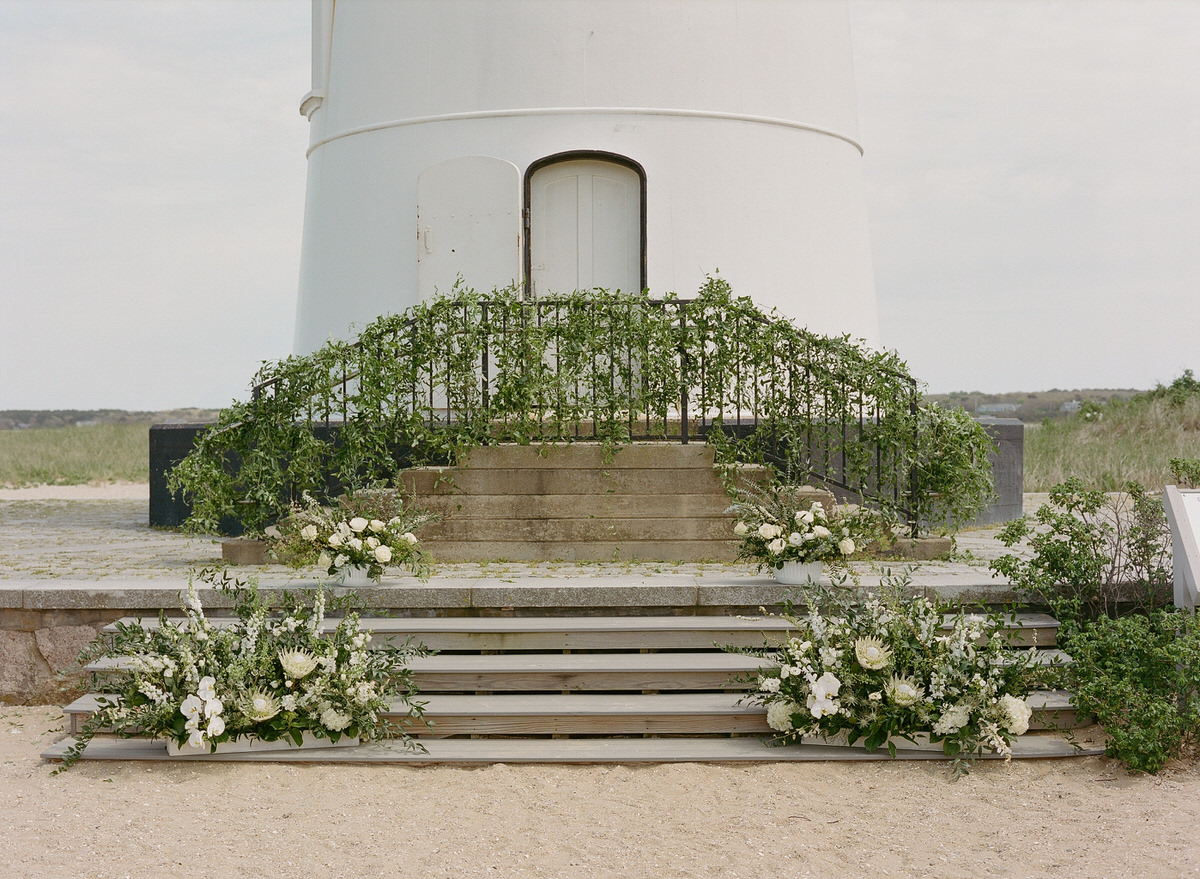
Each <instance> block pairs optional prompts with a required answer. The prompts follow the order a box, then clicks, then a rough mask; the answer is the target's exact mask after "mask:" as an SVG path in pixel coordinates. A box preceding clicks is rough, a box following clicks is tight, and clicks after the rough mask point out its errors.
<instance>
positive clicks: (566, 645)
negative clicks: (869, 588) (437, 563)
mask: <svg viewBox="0 0 1200 879" xmlns="http://www.w3.org/2000/svg"><path fill="white" fill-rule="evenodd" d="M132 621H133V618H125V619H124V620H122V622H126V623H129V622H132ZM209 621H210V622H211V623H212V624H213V625H215V626H224V625H229V623H230V622H231V620H230V619H229V618H223V617H215V616H214V617H209ZM362 623H363V627H364V628H366V629H368V630H370V631H371V632H372V633H373V635H374V641H373V643H374V644H381V643H386V642H388V641H394V642H399V643H403V642H404V641H405V640H407V639H408V638H409V637H411V638H412V640H413V641H414V642H419V643H421V644H424V645H425V646H426V647H428V648H429V649H431V650H439V651H447V650H451V651H453V650H459V651H463V650H470V651H480V650H643V649H645V650H712V649H715V647H714V645H716V644H720V645H725V644H732V645H737V646H745V647H753V646H758V645H760V644H762V643H763V641H764V639H765V638H766V637H767V635H768V634H771V633H774V634H781V633H783V632H786V631H788V628H789V627H788V624H787V623H786V622H784V621H783V620H780V619H777V618H770V617H763V618H751V617H727V616H675V617H642V616H620V617H434V618H422V617H413V618H402V617H364V618H363V620H362ZM142 625H144V626H146V627H147V628H150V627H153V626H157V625H158V620H156V619H152V620H143V621H142ZM336 625H337V621H336V620H326V621H325V624H324V630H325V631H332V630H333V629H334V628H335V627H336ZM105 631H110V632H111V631H115V627H114V626H108V627H106V629H105Z"/></svg>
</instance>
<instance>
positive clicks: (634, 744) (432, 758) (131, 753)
mask: <svg viewBox="0 0 1200 879" xmlns="http://www.w3.org/2000/svg"><path fill="white" fill-rule="evenodd" d="M72 744H74V739H72V738H66V739H63V740H62V741H59V742H56V743H54V744H53V745H51V746H50V747H48V748H46V749H45V750H44V751H43V752H42V755H41V756H42V759H44V760H61V759H62V758H63V756H64V755H65V754H66V752H67V749H68V748H70V747H71V745H72ZM423 744H424V745H425V747H426V749H427V751H426V752H425V753H421V752H416V751H410V750H407V749H405V748H404V747H403V746H402V745H401V744H400V743H399V742H398V741H396V740H386V741H382V742H373V743H371V744H367V745H359V746H358V747H356V748H328V749H322V750H305V751H300V750H287V751H264V752H250V753H243V754H216V755H211V754H202V755H196V756H179V757H169V756H168V755H167V750H166V748H165V747H164V746H163V744H162V743H161V742H155V741H153V740H148V739H118V738H111V737H97V738H94V739H92V742H91V744H89V745H88V748H87V750H86V751H85V752H84V755H83V759H84V760H144V761H154V762H162V761H167V760H189V761H196V762H230V763H234V762H237V763H351V764H353V763H411V764H417V765H422V764H463V765H487V764H492V763H531V764H532V763H548V764H561V763H583V764H587V763H593V764H604V763H613V764H624V763H791V762H818V761H821V762H828V761H853V762H860V761H878V760H890V759H892V758H891V757H890V756H889V754H888V752H887V751H886V750H879V751H875V752H873V753H868V752H867V751H865V750H863V749H862V748H860V747H854V748H848V747H839V746H835V745H823V744H820V745H818V744H801V745H788V746H787V747H773V746H771V745H769V744H767V743H766V742H765V741H764V740H762V739H760V738H757V737H733V738H695V737H689V738H659V739H654V738H650V739H646V738H636V739H633V738H625V739H621V738H605V739H528V738H506V739H431V740H427V741H423ZM1103 753H1104V749H1103V748H1083V749H1076V748H1075V747H1074V746H1073V745H1071V744H1069V743H1068V742H1067V741H1065V740H1064V739H1063V738H1062V737H1061V736H1057V735H1050V734H1045V733H1042V734H1038V733H1033V734H1028V735H1024V736H1021V737H1020V738H1018V739H1017V740H1016V742H1014V744H1013V758H1014V759H1017V760H1035V759H1048V758H1051V759H1058V758H1066V757H1093V756H1100V755H1101V754H1103ZM896 759H897V760H939V759H941V760H944V759H945V757H944V756H942V755H941V754H940V753H938V752H936V751H919V750H898V751H897V752H896ZM983 759H985V760H987V759H999V757H998V755H995V754H986V755H984V757H983Z"/></svg>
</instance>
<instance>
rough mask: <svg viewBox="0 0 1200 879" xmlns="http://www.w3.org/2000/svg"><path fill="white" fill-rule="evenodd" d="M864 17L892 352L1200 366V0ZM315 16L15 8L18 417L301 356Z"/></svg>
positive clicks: (1, 32) (110, 0)
mask: <svg viewBox="0 0 1200 879" xmlns="http://www.w3.org/2000/svg"><path fill="white" fill-rule="evenodd" d="M850 10H851V20H852V26H853V36H854V42H855V69H856V76H857V82H858V94H859V115H860V118H861V131H862V142H863V144H864V147H865V150H866V155H865V157H864V159H863V162H864V174H865V178H866V184H867V199H868V205H867V207H868V212H869V214H870V218H871V243H872V249H873V251H874V262H875V277H876V288H877V291H878V299H879V311H880V324H881V332H882V340H883V343H884V344H885V345H886V346H887V347H889V348H894V349H896V350H898V351H899V352H900V354H901V356H902V357H904V358H905V359H907V360H908V361H909V364H910V366H911V367H912V369H913V372H914V373H915V374H916V375H917V376H918V377H919V378H921V379H923V380H924V381H926V382H928V384H929V387H930V390H931V391H934V392H939V391H951V390H981V391H985V392H990V391H1008V390H1028V391H1033V390H1044V389H1049V388H1052V387H1058V388H1079V387H1138V388H1148V387H1151V386H1153V385H1154V384H1155V383H1156V382H1163V383H1166V382H1169V381H1170V380H1171V379H1172V378H1174V377H1175V376H1177V375H1179V374H1180V373H1181V372H1182V371H1183V369H1185V368H1192V369H1195V370H1197V371H1198V372H1200V62H1198V61H1197V57H1198V56H1200V0H1113V2H1104V0H1074V2H1065V3H1064V2H1053V3H1052V2H1046V0H999V2H982V0H975V2H960V0H921V2H917V0H913V2H909V0H852V2H851V3H850ZM309 12H310V4H309V2H308V0H263V2H247V0H242V2H232V3H224V2H215V0H202V2H192V3H185V2H177V0H140V2H127V0H99V2H96V0H67V2H59V0H32V2H28V0H0V86H2V87H0V306H2V310H0V409H18V408H29V409H51V408H80V409H90V408H126V409H159V408H173V407H183V406H205V407H218V406H223V405H225V404H227V403H229V402H230V401H231V400H233V399H235V398H244V397H245V396H246V393H247V386H248V383H249V381H250V378H251V376H252V375H253V373H254V371H255V370H256V369H257V368H258V366H259V364H260V363H261V362H262V361H263V360H274V359H277V358H279V357H283V356H286V355H288V354H289V353H290V350H291V343H292V332H293V327H294V317H295V315H294V312H295V297H296V284H297V275H298V267H299V258H300V231H301V222H302V218H303V210H304V178H305V159H304V150H305V147H306V146H307V140H308V130H307V125H308V123H307V122H306V121H305V120H304V118H303V117H302V116H301V115H300V114H299V112H298V106H299V102H300V99H301V97H302V96H303V95H304V94H305V92H307V91H308V88H309V69H308V65H309V38H310V30H309ZM654 292H663V291H654Z"/></svg>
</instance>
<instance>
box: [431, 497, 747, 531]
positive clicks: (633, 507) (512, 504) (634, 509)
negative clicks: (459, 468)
mask: <svg viewBox="0 0 1200 879" xmlns="http://www.w3.org/2000/svg"><path fill="white" fill-rule="evenodd" d="M730 502H731V501H730V498H729V496H728V495H726V494H724V493H723V492H722V493H720V494H671V495H654V494H640V495H622V494H607V493H605V494H591V495H584V496H582V497H581V496H580V495H573V494H551V495H528V494H523V495H515V496H512V495H491V494H484V495H468V494H456V495H429V496H426V497H422V498H421V500H420V505H421V506H422V507H423V508H425V509H427V510H430V511H432V512H435V513H438V514H439V515H441V516H442V517H443V519H470V520H471V521H472V522H477V521H479V520H487V519H511V518H513V517H515V516H519V517H521V518H525V519H590V518H616V519H664V518H668V517H675V516H679V517H683V518H695V517H721V519H722V521H723V522H725V523H726V528H728V527H731V523H732V520H731V519H729V518H727V517H725V510H726V509H727V508H728V507H729V504H730ZM433 531H434V529H433V527H432V526H431V527H428V528H427V529H426V530H424V531H422V532H421V537H422V539H425V538H426V537H427V535H429V534H432V533H433Z"/></svg>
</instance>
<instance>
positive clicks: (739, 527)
mask: <svg viewBox="0 0 1200 879" xmlns="http://www.w3.org/2000/svg"><path fill="white" fill-rule="evenodd" d="M749 532H750V529H749V528H747V527H746V523H745V522H738V523H737V524H736V525H734V526H733V533H734V534H736V535H737V536H738V537H745V536H746V535H747V534H748V533H749Z"/></svg>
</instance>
